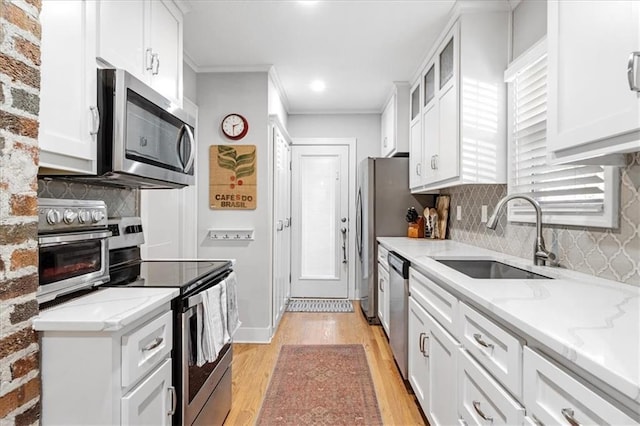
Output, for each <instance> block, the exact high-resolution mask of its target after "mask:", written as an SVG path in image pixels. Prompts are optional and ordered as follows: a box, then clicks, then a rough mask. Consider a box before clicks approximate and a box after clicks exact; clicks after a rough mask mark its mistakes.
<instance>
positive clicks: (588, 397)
mask: <svg viewBox="0 0 640 426" xmlns="http://www.w3.org/2000/svg"><path fill="white" fill-rule="evenodd" d="M523 362H524V373H523V376H524V403H525V406H526V407H527V414H528V415H529V416H531V417H533V418H535V419H536V420H537V422H538V424H545V425H552V424H581V425H590V424H595V425H631V424H636V422H635V421H633V420H632V419H631V418H630V417H628V416H627V415H626V414H624V413H623V412H622V411H620V410H618V409H617V408H616V407H614V406H613V405H611V404H610V403H609V402H608V401H607V400H605V399H603V398H602V397H600V396H599V395H598V394H596V393H595V392H594V391H593V390H591V389H589V388H588V387H586V386H585V385H583V384H582V383H581V382H579V381H577V380H576V379H574V378H573V377H571V376H570V375H569V374H567V373H566V372H564V371H563V370H561V369H560V368H559V367H557V366H556V365H554V364H553V363H552V362H551V361H549V360H547V359H546V358H544V357H543V356H541V355H539V354H537V353H535V352H533V351H532V350H531V349H529V348H525V349H524V361H523Z"/></svg>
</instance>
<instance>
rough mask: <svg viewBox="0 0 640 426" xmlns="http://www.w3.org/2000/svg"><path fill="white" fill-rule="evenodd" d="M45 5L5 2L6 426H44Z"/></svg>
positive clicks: (0, 178) (1, 149)
mask: <svg viewBox="0 0 640 426" xmlns="http://www.w3.org/2000/svg"><path fill="white" fill-rule="evenodd" d="M40 8H41V2H40V0H0V426H21V425H32V424H38V423H39V419H40V372H39V361H38V360H39V347H38V339H37V334H36V332H35V331H33V329H32V318H33V317H34V316H35V315H37V314H38V303H37V302H36V299H35V294H36V289H37V287H38V268H37V266H38V265H37V263H38V247H37V217H36V214H37V197H36V191H37V189H38V185H37V172H38V167H37V164H38V142H37V138H38V112H39V110H40V98H39V94H40V33H41V28H40V21H39V13H40Z"/></svg>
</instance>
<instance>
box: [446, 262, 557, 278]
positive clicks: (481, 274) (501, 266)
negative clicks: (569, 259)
mask: <svg viewBox="0 0 640 426" xmlns="http://www.w3.org/2000/svg"><path fill="white" fill-rule="evenodd" d="M434 260H436V261H438V262H440V263H442V264H443V265H446V266H448V267H450V268H452V269H455V270H456V271H458V272H462V273H463V274H465V275H468V276H470V277H471V278H476V279H503V280H514V279H516V280H517V279H527V280H532V279H533V280H552V279H553V278H551V277H545V276H544V275H540V274H536V273H535V272H530V271H526V270H524V269H520V268H516V267H514V266H510V265H507V264H505V263H501V262H497V261H495V260H485V259H434Z"/></svg>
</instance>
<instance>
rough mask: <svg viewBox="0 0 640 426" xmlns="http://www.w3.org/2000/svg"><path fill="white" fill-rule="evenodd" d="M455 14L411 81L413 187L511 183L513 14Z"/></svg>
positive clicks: (428, 189) (422, 189)
mask: <svg viewBox="0 0 640 426" xmlns="http://www.w3.org/2000/svg"><path fill="white" fill-rule="evenodd" d="M458 13H459V15H458V16H457V18H456V19H454V20H452V22H451V23H450V25H448V26H447V29H446V31H445V32H443V33H442V35H441V37H440V38H439V41H438V42H437V44H436V45H435V47H434V48H433V49H432V50H431V51H430V52H429V54H428V55H427V59H426V60H425V62H424V66H423V67H422V69H421V70H422V71H421V72H420V73H419V75H418V76H417V78H416V80H415V81H414V84H413V85H412V93H411V101H410V105H411V119H410V127H411V133H410V134H411V144H410V145H411V150H410V153H409V155H410V157H411V162H410V164H411V166H412V169H411V171H410V178H411V179H410V186H411V190H412V192H428V191H432V190H436V189H440V188H446V187H449V186H454V185H462V184H473V183H505V182H506V176H507V173H506V172H507V170H506V152H507V151H506V148H507V145H506V143H507V133H506V86H505V84H504V82H503V80H504V77H503V74H504V70H505V68H506V66H507V63H508V39H509V37H508V21H509V14H508V12H507V11H506V10H497V11H496V10H489V11H487V10H483V11H479V10H471V11H466V12H465V11H464V10H463V11H462V12H458ZM415 89H418V92H415ZM415 104H418V105H419V106H420V110H419V111H418V110H417V109H416V108H415V107H414V105H415Z"/></svg>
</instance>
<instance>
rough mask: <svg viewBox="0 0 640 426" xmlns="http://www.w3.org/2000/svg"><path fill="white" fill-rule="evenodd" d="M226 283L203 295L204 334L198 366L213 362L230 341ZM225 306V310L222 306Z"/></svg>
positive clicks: (199, 351) (210, 289) (201, 335)
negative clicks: (227, 333) (227, 332)
mask: <svg viewBox="0 0 640 426" xmlns="http://www.w3.org/2000/svg"><path fill="white" fill-rule="evenodd" d="M225 287H226V285H225V283H224V281H223V282H220V283H219V284H218V285H215V286H213V287H210V288H208V289H207V290H204V291H203V292H202V293H201V295H202V315H201V319H202V334H200V339H199V340H200V345H198V362H197V365H198V366H202V365H204V364H205V363H207V362H213V361H215V360H216V359H217V358H218V354H219V353H220V350H222V347H223V346H224V345H225V344H226V343H228V342H229V341H230V339H229V336H228V335H226V328H227V318H226V303H227V301H226V296H225V294H226V291H225ZM223 303H224V306H225V309H224V310H223V308H222V306H223Z"/></svg>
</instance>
